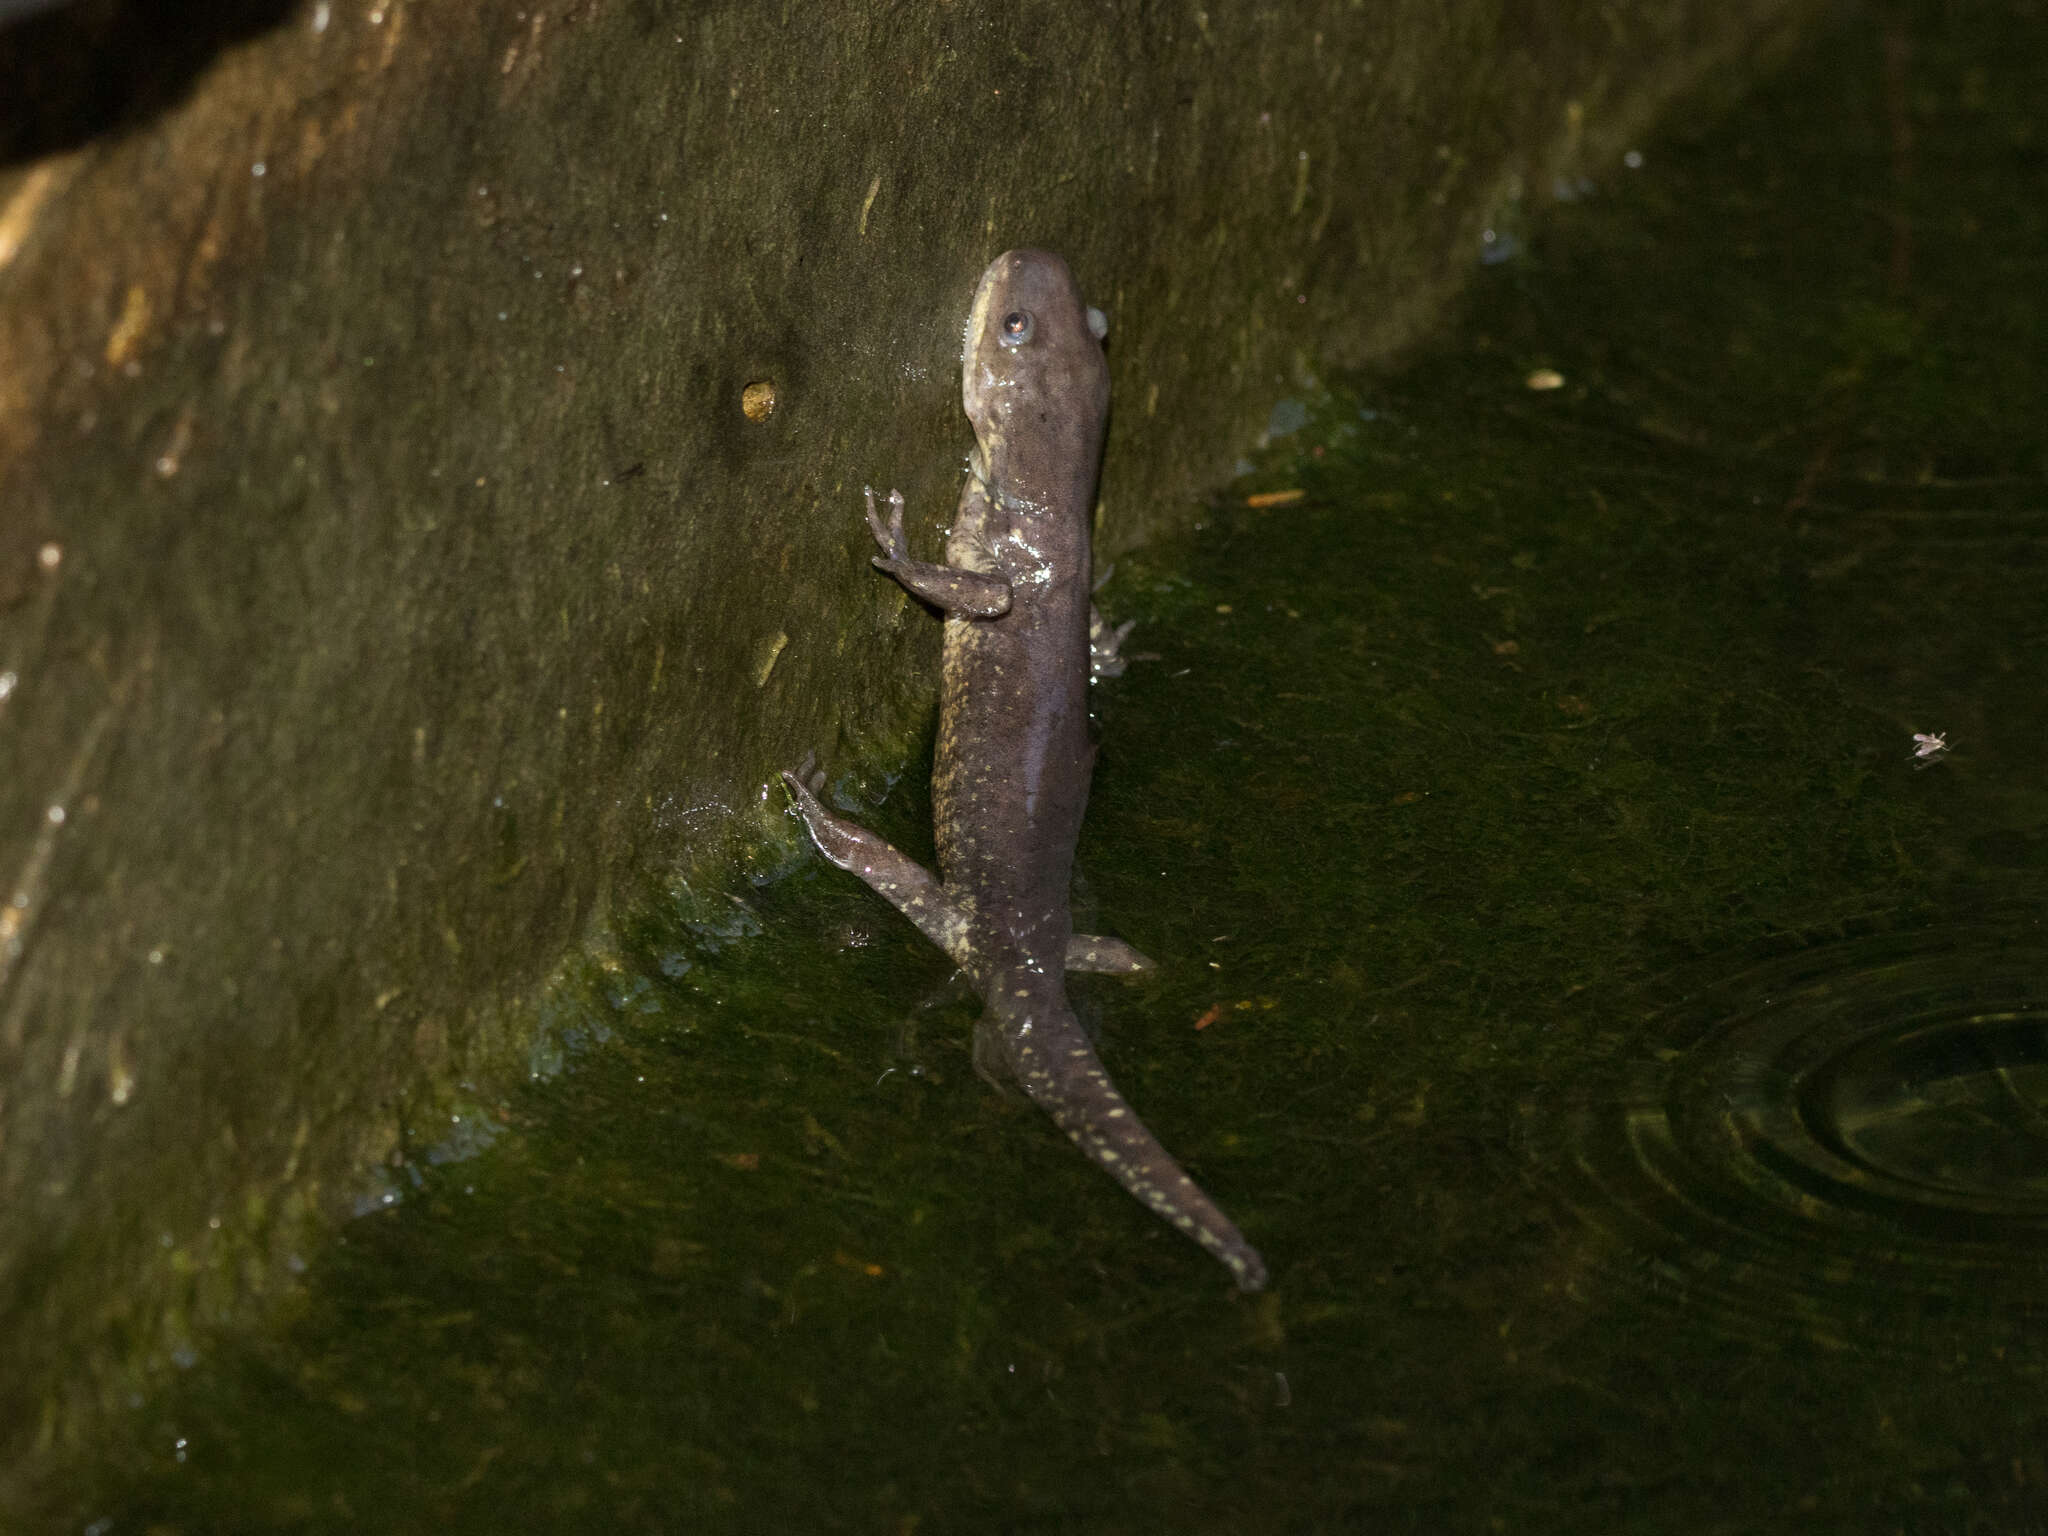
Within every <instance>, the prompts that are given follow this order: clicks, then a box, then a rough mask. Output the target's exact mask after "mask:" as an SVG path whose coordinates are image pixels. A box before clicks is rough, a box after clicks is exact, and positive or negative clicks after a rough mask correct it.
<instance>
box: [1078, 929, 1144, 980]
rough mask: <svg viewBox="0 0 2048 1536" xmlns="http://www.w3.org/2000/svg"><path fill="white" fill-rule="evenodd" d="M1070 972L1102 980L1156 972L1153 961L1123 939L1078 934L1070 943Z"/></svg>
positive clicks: (1092, 934) (1096, 934) (1093, 934)
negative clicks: (1085, 972) (1095, 976)
mask: <svg viewBox="0 0 2048 1536" xmlns="http://www.w3.org/2000/svg"><path fill="white" fill-rule="evenodd" d="M1067 969H1068V970H1070V971H1093V972H1095V973H1096V974H1097V975H1100V976H1132V975H1136V974H1137V973H1138V972H1139V971H1150V970H1154V969H1157V967H1156V966H1155V965H1154V964H1153V962H1152V960H1151V959H1150V958H1149V957H1148V956H1146V955H1143V954H1140V953H1139V952H1138V951H1137V950H1135V949H1133V948H1131V946H1130V945H1128V944H1126V943H1125V942H1124V941H1123V940H1122V939H1112V938H1108V937H1106V936H1105V935H1102V934H1098V933H1076V934H1072V935H1070V936H1069V937H1068V939H1067Z"/></svg>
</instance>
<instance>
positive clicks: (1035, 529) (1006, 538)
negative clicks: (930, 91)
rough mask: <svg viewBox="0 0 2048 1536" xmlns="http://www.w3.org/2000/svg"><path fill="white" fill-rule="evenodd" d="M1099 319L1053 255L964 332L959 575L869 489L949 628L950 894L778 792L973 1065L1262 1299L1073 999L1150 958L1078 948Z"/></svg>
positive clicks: (1250, 1261) (799, 795) (890, 562)
mask: <svg viewBox="0 0 2048 1536" xmlns="http://www.w3.org/2000/svg"><path fill="white" fill-rule="evenodd" d="M1019 317H1023V318H1022V319H1021V320H1020V318H1019ZM1100 318H1101V317H1100V316H1098V315H1094V314H1093V313H1092V312H1091V311H1090V310H1089V309H1088V308H1087V306H1086V305H1085V304H1084V303H1083V302H1082V299H1081V293H1080V289H1079V288H1078V287H1077V286H1076V285H1075V282H1074V279H1073V276H1072V274H1071V273H1069V272H1068V270H1067V264H1066V263H1065V262H1064V261H1062V260H1061V259H1060V258H1059V257H1058V256H1055V255H1053V254H1051V253H1050V252H1047V251H1028V250H1027V251H1010V252H1007V253H1005V254H1004V255H1002V256H998V257H997V258H996V259H995V261H994V262H993V263H991V265H990V266H989V269H988V271H987V272H986V273H984V274H983V276H982V279H981V286H980V288H979V290H978V291H977V292H976V294H975V298H974V308H973V311H972V312H971V314H970V315H969V317H968V321H967V334H966V342H965V349H964V352H963V355H962V366H961V399H962V403H963V404H964V405H965V407H966V410H967V416H968V419H969V420H970V421H972V422H973V424H974V433H975V439H976V446H975V452H974V457H973V460H972V462H971V464H970V468H969V474H968V477H967V484H966V485H965V486H964V487H963V488H962V490H961V493H960V506H959V510H958V512H957V513H956V515H955V517H954V521H953V529H952V533H951V536H950V537H949V538H948V539H947V541H946V563H945V564H944V565H932V564H927V563H925V562H923V561H917V560H912V559H911V558H910V557H909V553H908V549H907V546H906V544H905V541H904V536H903V501H902V498H901V497H900V496H895V495H893V494H892V495H891V497H890V502H891V507H892V511H891V517H890V521H889V523H888V524H887V525H886V526H885V525H884V524H883V523H882V521H881V519H880V518H879V517H878V516H877V514H876V512H875V508H874V493H873V492H869V493H868V523H869V526H870V527H871V528H872V529H873V531H874V535H875V539H876V542H877V543H878V544H880V545H881V547H882V550H883V554H882V555H881V556H879V557H877V558H876V560H875V564H876V565H877V566H878V567H879V568H881V569H882V570H884V571H886V572H888V573H889V574H890V575H892V576H894V577H895V578H896V579H897V580H898V581H900V582H901V583H902V584H903V585H904V586H905V587H906V588H908V589H909V590H910V591H911V592H913V593H915V594H916V595H917V596H919V597H921V598H923V599H924V600H925V601H927V602H929V603H931V604H932V605H933V606H935V607H937V608H939V609H941V610H942V611H943V612H944V613H945V615H946V633H945V660H944V671H943V677H942V684H941V691H940V706H939V741H938V751H937V756H936V759H935V761H934V763H933V770H932V804H933V813H934V820H935V823H936V831H937V834H938V851H939V869H940V871H941V872H942V876H943V878H942V879H941V878H934V876H933V875H932V874H931V873H930V871H928V870H926V869H924V868H923V867H922V866H921V865H919V864H916V863H915V862H913V861H912V860H910V859H907V858H905V857H904V856H903V855H902V854H900V853H898V852H897V851H896V850H895V849H894V848H892V847H890V846H889V845H888V844H887V843H885V842H883V841H882V840H881V839H880V838H878V837H876V836H875V835H874V834H873V833H871V832H868V831H866V830H864V829H863V828H861V827H858V826H856V825H854V824H853V823H852V822H849V821H846V820H843V819H842V818H840V817H837V816H834V815H832V814H831V813H830V812H828V811H827V810H826V809H825V808H824V807H823V806H822V805H820V804H819V803H818V801H817V799H816V798H815V797H814V796H813V795H812V794H811V792H810V791H809V790H808V789H807V788H806V787H805V786H804V784H803V783H802V782H801V781H800V780H799V779H798V778H797V777H796V776H795V775H793V774H787V773H785V774H784V775H783V776H782V777H783V780H784V782H785V783H786V784H787V785H788V786H789V792H790V794H791V795H792V796H793V797H794V798H795V801H796V804H797V809H798V811H799V812H800V813H801V814H802V816H803V819H804V822H805V824H806V826H808V827H809V829H810V832H811V836H812V837H813V838H814V839H815V840H816V842H817V844H818V847H819V849H820V850H821V851H822V852H823V853H824V854H825V856H826V857H827V858H828V859H830V860H831V861H832V862H833V863H835V864H837V865H838V866H839V867H840V868H842V869H846V870H851V871H852V872H853V873H854V874H857V875H859V876H860V877H861V878H862V879H863V880H865V881H866V882H867V883H868V884H869V885H871V886H873V887H874V889H875V890H876V891H878V892H879V893H880V894H881V895H883V896H884V897H886V898H887V899H888V900H889V901H891V902H892V903H894V904H895V905H896V906H897V907H898V908H899V909H900V910H901V911H902V912H903V913H904V914H905V915H906V916H907V917H909V918H910V919H911V921H913V922H914V923H916V924H917V925H918V927H919V928H920V929H922V930H923V931H924V932H925V934H926V935H927V936H929V937H930V938H931V939H932V941H933V942H934V943H936V944H938V945H939V946H940V947H941V948H942V949H944V950H945V951H946V953H947V954H948V955H950V956H952V958H953V960H954V962H955V963H956V964H957V965H959V967H960V968H961V969H962V970H963V971H965V972H966V973H967V975H968V977H969V979H970V980H971V981H972V982H973V983H974V986H975V988H976V989H977V990H978V991H979V992H980V993H981V996H982V1000H983V1003H984V1005H985V1011H984V1012H983V1014H982V1016H981V1020H980V1022H979V1023H978V1024H977V1025H976V1026H975V1036H974V1059H975V1065H976V1067H977V1068H979V1069H980V1070H981V1071H982V1073H983V1074H984V1075H985V1076H988V1077H990V1078H992V1079H1008V1080H1011V1081H1014V1082H1016V1083H1017V1084H1019V1085H1020V1086H1021V1087H1022V1088H1023V1089H1024V1090H1025V1092H1027V1093H1028V1094H1030V1096H1031V1097H1032V1098H1033V1099H1034V1100H1035V1101H1036V1102H1037V1103H1038V1104H1039V1105H1040V1106H1041V1107H1042V1108H1044V1109H1045V1110H1046V1111H1047V1113H1049V1114H1050V1115H1051V1116H1052V1118H1053V1120H1054V1122H1055V1123H1056V1124H1057V1125H1058V1126H1059V1127H1060V1129H1061V1130H1063V1131H1065V1132H1066V1133H1067V1135H1068V1136H1070V1137H1072V1138H1073V1140H1074V1142H1075V1143H1076V1144H1077V1145H1078V1146H1080V1148H1081V1149H1082V1150H1083V1151H1084V1152H1086V1153H1087V1154H1088V1155H1089V1156H1090V1157H1092V1158H1093V1159H1094V1160H1095V1161H1096V1162H1097V1163H1099V1164H1100V1165H1101V1166H1102V1167H1103V1168H1105V1169H1106V1170H1107V1171H1108V1172H1109V1173H1110V1174H1112V1175H1113V1176H1114V1177H1115V1178H1116V1179H1117V1180H1118V1182H1120V1183H1121V1184H1122V1185H1123V1186H1124V1187H1125V1188H1126V1189H1128V1190H1129V1191H1130V1192H1131V1193H1132V1194H1133V1195H1135V1196H1137V1198H1138V1199H1140V1200H1141V1201H1143V1202H1144V1203H1145V1204H1146V1205H1147V1206H1149V1207H1150V1208H1151V1209H1152V1210H1154V1211H1155V1212H1157V1213H1158V1214H1159V1215H1160V1216H1161V1217H1162V1218H1164V1219H1165V1220H1166V1221H1168V1222H1170V1223H1171V1224H1172V1225H1174V1226H1175V1227H1178V1228H1179V1229H1180V1230H1181V1231H1183V1232H1185V1233H1186V1234H1187V1235H1188V1236H1189V1237H1191V1238H1193V1239H1194V1240H1195V1241H1196V1242H1198V1243H1200V1244H1201V1245H1202V1246H1203V1247H1204V1248H1206V1249H1208V1250H1209V1251H1210V1252H1211V1253H1212V1254H1214V1255H1215V1256H1216V1257H1217V1258H1218V1259H1220V1260H1221V1261H1222V1262H1223V1264H1224V1265H1225V1266H1226V1267H1227V1268H1228V1269H1229V1270H1230V1272H1231V1274H1232V1275H1233V1276H1235V1277H1236V1280H1237V1283H1238V1285H1239V1286H1241V1287H1242V1288H1243V1289H1245V1290H1248V1291H1256V1290H1258V1289H1260V1288H1261V1287H1262V1286H1264V1285H1265V1283H1266V1268H1265V1265H1264V1263H1263V1262H1262V1261H1261V1260H1260V1258H1259V1255H1258V1254H1257V1252H1255V1251H1254V1250H1253V1248H1252V1247H1251V1245H1250V1244H1249V1243H1247V1242H1246V1241H1245V1240H1244V1238H1243V1236H1242V1235H1241V1234H1240V1233H1239V1232H1238V1230H1237V1228H1236V1227H1235V1226H1233V1225H1232V1224H1231V1221H1230V1218H1229V1217H1227V1216H1225V1215H1224V1214H1223V1212H1222V1211H1220V1210H1218V1209H1217V1208H1216V1205H1215V1203H1214V1202H1213V1201H1211V1200H1210V1199H1209V1197H1208V1196H1207V1195H1205V1194H1203V1193H1202V1191H1201V1189H1200V1188H1199V1187H1197V1186H1196V1184H1195V1183H1194V1181H1193V1180H1192V1179H1190V1178H1189V1177H1188V1176H1187V1174H1186V1173H1184V1172H1182V1170H1181V1167H1180V1165H1179V1164H1178V1163H1176V1162H1175V1161H1174V1160H1173V1157H1172V1155H1171V1154H1169V1153H1168V1152H1167V1150H1166V1149H1165V1148H1164V1147H1162V1146H1161V1145H1160V1144H1159V1142H1158V1141H1157V1140H1156V1139H1155V1138H1154V1137H1153V1135H1152V1133H1151V1132H1150V1131H1148V1130H1146V1129H1145V1127H1144V1125H1143V1123H1142V1122H1141V1121H1140V1120H1139V1119H1138V1117H1137V1115H1136V1114H1135V1113H1134V1112H1133V1111H1132V1109H1131V1107H1130V1105H1129V1104H1128V1103H1127V1102H1126V1101H1125V1099H1124V1097H1123V1095H1122V1094H1120V1093H1118V1092H1117V1090H1116V1087H1115V1085H1114V1084H1113V1083H1111V1082H1110V1080H1109V1074H1108V1073H1107V1072H1105V1071H1104V1070H1103V1067H1102V1063H1101V1061H1100V1060H1098V1059H1097V1057H1096V1054H1095V1049H1094V1047H1093V1045H1091V1044H1090V1043H1089V1040H1088V1037H1087V1035H1086V1034H1085V1033H1084V1032H1083V1030H1082V1029H1081V1026H1080V1024H1079V1022H1078V1021H1077V1020H1076V1019H1075V1017H1074V1013H1073V1009H1072V1007H1071V1006H1070V1005H1069V1003H1068V1001H1067V993H1066V972H1067V971H1068V970H1069V969H1074V970H1094V971H1120V972H1130V971H1137V970H1142V969H1145V968H1146V967H1147V966H1149V965H1150V964H1151V962H1150V961H1148V960H1147V959H1145V957H1144V956H1143V955H1141V954H1139V953H1138V952H1137V951H1136V950H1134V949H1132V948H1131V947H1130V946H1128V945H1126V944H1124V943H1123V942H1122V941H1121V940H1117V939H1109V938H1098V937H1095V936H1093V935H1087V934H1076V933H1074V931H1073V920H1072V914H1071V912H1070V909H1069V904H1068V890H1069V885H1070V882H1071V880H1072V876H1073V867H1074V843H1075V840H1076V839H1077V838H1078V837H1079V835H1080V830H1081V816H1082V813H1083V811H1084V810H1085V809H1086V807H1087V802H1088V779H1089V774H1090V771H1091V769H1092V767H1093V764H1094V758H1095V748H1094V745H1093V743H1092V742H1091V741H1090V739H1089V734H1088V686H1089V678H1090V640H1089V637H1090V619H1091V609H1090V604H1089V590H1090V579H1091V572H1090V566H1089V524H1090V521H1091V519H1092V515H1093V511H1094V506H1095V475H1096V468H1097V466H1098V464H1099V463H1100V461H1101V457H1102V435H1103V428H1104V425H1105V423H1106V421H1107V418H1108V413H1109V368H1108V365H1107V363H1106V362H1105V361H1104V359H1103V355H1102V345H1101V340H1100V333H1099V332H1098V331H1097V330H1095V329H1093V325H1095V324H1099V323H1100ZM1103 633H1104V632H1103V631H1102V630H1101V628H1100V625H1099V623H1098V624H1097V626H1096V635H1097V659H1096V661H1095V670H1096V671H1097V672H1100V673H1104V674H1107V675H1114V673H1115V672H1116V671H1120V670H1121V664H1120V663H1117V662H1116V661H1115V655H1114V645H1113V643H1111V644H1107V645H1105V642H1104V641H1103V639H1102V636H1103ZM1105 660H1106V661H1107V662H1108V665H1105V664H1104V662H1105Z"/></svg>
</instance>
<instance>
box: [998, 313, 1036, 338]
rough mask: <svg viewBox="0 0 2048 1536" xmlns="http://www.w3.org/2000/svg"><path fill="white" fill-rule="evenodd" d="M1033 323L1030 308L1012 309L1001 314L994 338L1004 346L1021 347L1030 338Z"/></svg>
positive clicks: (1033, 326) (1034, 323)
mask: <svg viewBox="0 0 2048 1536" xmlns="http://www.w3.org/2000/svg"><path fill="white" fill-rule="evenodd" d="M1035 325H1036V322H1034V321H1033V320H1032V318H1031V311H1030V310H1028V309H1013V310H1011V311H1010V312H1009V313H1008V314H1007V315H1005V316H1003V319H1002V323H1001V324H1000V325H998V326H997V327H996V340H997V341H1000V342H1001V343H1002V344H1003V345H1004V346H1006V347H1021V346H1023V345H1024V343H1025V342H1027V341H1029V340H1030V339H1031V332H1032V330H1033V329H1034V328H1035Z"/></svg>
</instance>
